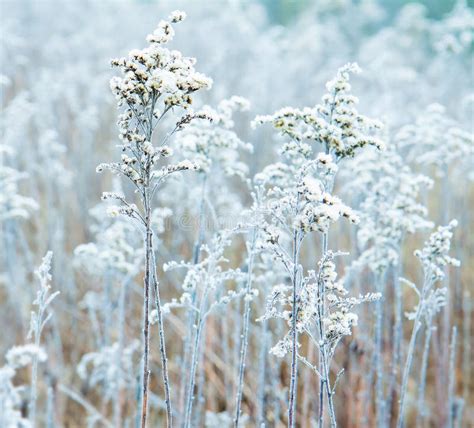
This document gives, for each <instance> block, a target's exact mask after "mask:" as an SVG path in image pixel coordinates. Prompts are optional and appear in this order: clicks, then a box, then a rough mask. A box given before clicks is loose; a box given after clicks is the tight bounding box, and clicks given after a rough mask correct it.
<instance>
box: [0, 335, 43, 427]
mask: <svg viewBox="0 0 474 428" xmlns="http://www.w3.org/2000/svg"><path fill="white" fill-rule="evenodd" d="M34 359H36V360H37V361H40V362H44V361H46V359H47V355H46V353H45V352H44V351H43V350H42V349H41V348H39V347H38V346H36V345H33V344H28V345H22V346H14V347H13V348H11V349H10V350H9V351H8V352H7V354H6V364H5V365H4V366H3V367H0V426H1V427H5V428H29V427H31V426H32V424H31V422H30V421H29V420H28V419H26V418H24V417H23V415H22V410H21V408H22V405H23V404H24V402H25V398H26V397H25V394H24V392H25V389H26V388H25V386H24V385H18V386H16V385H15V384H14V383H13V379H14V378H15V376H16V373H17V370H18V369H21V368H23V367H25V366H27V365H30V364H31V363H32V362H33V360H34Z"/></svg>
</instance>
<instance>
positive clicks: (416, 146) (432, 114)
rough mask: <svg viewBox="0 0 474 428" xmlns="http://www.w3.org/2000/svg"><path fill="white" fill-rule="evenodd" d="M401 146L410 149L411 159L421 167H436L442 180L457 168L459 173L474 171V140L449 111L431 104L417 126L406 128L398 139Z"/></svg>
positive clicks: (411, 125)
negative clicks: (454, 166) (451, 166)
mask: <svg viewBox="0 0 474 428" xmlns="http://www.w3.org/2000/svg"><path fill="white" fill-rule="evenodd" d="M397 140H398V145H399V146H400V147H402V148H406V149H407V151H408V156H409V159H411V160H414V161H415V162H417V163H418V164H420V165H433V166H434V167H435V171H436V174H437V175H438V176H441V177H442V176H445V175H446V174H448V169H449V167H450V165H453V164H456V171H455V172H456V173H457V174H463V173H467V172H468V171H469V170H470V169H472V167H473V164H472V159H473V156H474V137H473V136H472V133H470V132H468V131H465V130H463V129H462V127H461V126H460V125H459V124H458V123H457V122H456V121H455V120H454V119H453V118H451V117H450V116H449V115H448V113H447V111H446V108H445V107H444V106H442V105H440V104H431V105H429V106H428V107H427V108H426V110H425V111H424V112H423V113H422V114H421V115H420V116H419V117H418V118H417V119H416V122H415V123H414V124H409V125H406V126H405V127H403V128H402V129H401V130H400V132H399V133H398V135H397Z"/></svg>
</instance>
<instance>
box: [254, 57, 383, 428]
mask: <svg viewBox="0 0 474 428" xmlns="http://www.w3.org/2000/svg"><path fill="white" fill-rule="evenodd" d="M359 71H360V69H359V67H358V66H357V65H356V64H347V65H345V66H344V67H341V68H340V69H339V70H338V71H337V74H336V77H335V78H334V79H333V80H331V81H329V82H328V83H327V85H326V89H327V91H328V93H327V94H325V95H324V96H323V98H322V104H319V105H317V106H315V107H313V108H309V107H307V108H304V109H302V110H300V109H295V108H291V107H286V108H284V109H281V110H279V111H277V112H276V113H275V114H273V115H270V116H258V117H257V118H256V119H255V123H267V122H268V123H271V124H272V125H273V127H274V128H275V129H276V130H277V131H279V133H280V134H281V135H282V136H283V137H286V141H285V142H284V144H283V146H282V148H281V150H280V154H281V156H282V160H283V161H282V162H278V163H275V164H272V165H269V166H267V167H266V168H265V169H264V170H263V172H262V173H261V174H259V180H260V181H261V182H262V184H263V185H265V186H266V187H267V189H268V190H267V191H268V195H267V197H268V199H269V205H268V214H269V215H268V220H267V222H268V223H267V225H265V226H264V230H263V235H262V236H263V237H264V239H265V241H266V244H265V247H266V248H265V250H266V251H269V252H270V253H272V254H273V256H274V258H275V259H276V260H278V261H280V262H281V263H282V264H283V265H284V267H285V269H286V270H287V273H288V276H289V278H290V281H291V286H290V287H286V286H284V287H280V286H278V287H279V288H278V289H276V290H274V293H276V296H275V298H278V299H277V300H276V302H280V303H281V304H282V306H283V308H282V309H280V310H276V308H275V307H273V306H272V304H270V306H269V307H270V312H269V313H267V314H266V315H265V318H269V317H275V316H276V317H281V318H283V319H284V320H285V321H286V322H287V323H288V324H289V327H290V330H289V332H288V334H287V335H285V337H284V338H283V339H281V340H280V341H279V342H278V344H277V345H276V346H275V347H274V348H272V352H273V353H275V354H276V355H278V356H280V357H283V356H285V355H286V354H287V353H290V354H291V380H290V389H289V404H288V426H289V427H290V428H292V427H293V426H294V425H295V423H296V422H295V413H296V411H295V406H296V393H297V387H296V384H297V376H298V360H299V359H301V356H299V354H298V348H299V341H298V335H299V334H300V333H309V335H310V337H311V336H312V335H313V334H314V332H313V330H316V331H317V335H318V338H316V340H314V342H315V345H316V346H317V348H318V350H319V368H318V369H317V373H318V376H319V378H320V391H319V416H318V418H319V426H322V424H323V417H324V397H325V396H326V398H327V400H328V406H329V415H330V419H331V426H335V425H336V417H335V411H334V405H333V394H334V391H333V389H332V387H331V382H330V379H329V373H330V370H329V364H330V361H331V358H332V355H333V353H334V348H333V345H334V344H335V343H336V344H337V342H338V339H339V337H340V336H339V335H338V334H339V333H340V332H343V334H348V333H350V327H351V325H352V322H353V321H354V317H353V316H352V315H347V313H346V312H347V310H345V309H344V310H341V311H338V312H337V314H331V312H330V310H329V309H330V305H331V304H332V303H335V301H334V302H332V303H331V302H328V300H327V295H329V296H331V297H330V298H331V299H333V298H334V297H335V298H336V300H337V293H336V294H334V289H331V288H328V287H330V285H328V284H331V282H330V283H328V284H326V283H325V282H324V278H325V275H326V273H327V272H326V271H327V269H329V265H328V263H329V262H330V263H332V258H333V256H332V253H329V245H328V232H329V228H330V226H331V225H332V224H334V223H336V222H337V221H338V220H339V219H340V218H341V217H345V218H347V219H349V221H351V222H352V223H358V221H359V218H358V216H357V215H356V214H355V213H354V212H353V210H352V209H351V208H350V207H348V206H347V205H345V204H344V203H343V202H342V201H341V200H340V199H339V198H338V197H336V196H334V195H332V190H333V186H334V179H335V175H336V173H337V171H338V168H339V166H338V164H339V163H340V161H341V160H343V159H344V158H350V157H353V156H355V155H356V154H357V152H359V150H360V149H362V148H364V147H366V146H375V147H376V148H379V149H381V148H383V147H384V144H383V143H382V141H380V140H379V139H378V138H376V137H375V136H373V131H374V130H376V129H379V128H380V127H381V124H380V123H379V122H378V121H375V120H372V119H369V118H367V117H365V116H363V115H361V114H360V113H359V112H358V111H357V109H356V104H357V101H358V100H357V98H356V97H355V96H353V95H352V94H351V93H350V90H351V86H350V83H349V78H350V73H357V72H359ZM319 147H321V148H322V150H323V152H320V153H317V148H319ZM316 153H317V154H316ZM314 231H317V232H319V233H320V234H321V241H322V251H321V253H322V257H321V262H320V263H321V264H320V270H321V272H320V275H316V274H315V273H314V272H311V271H310V272H308V273H307V274H305V272H304V267H303V265H302V264H301V248H302V244H303V240H304V238H305V237H306V236H307V235H308V234H309V233H311V232H314ZM333 274H335V271H333V273H331V276H332V275H333ZM315 278H317V279H316V280H315ZM334 279H335V278H332V277H330V280H331V281H332V280H334ZM308 284H313V287H316V288H313V291H315V292H316V293H317V294H316V296H313V297H314V299H316V300H311V301H305V300H304V299H305V296H308V295H307V294H305V293H306V291H305V290H306V286H307V285H308ZM314 284H315V285H314ZM326 285H328V287H326ZM340 291H341V293H342V294H344V290H340ZM373 297H375V296H367V299H366V298H364V297H361V298H360V302H362V301H364V300H373ZM271 299H273V298H271ZM341 302H342V301H341ZM360 302H359V301H357V302H356V301H354V304H357V303H360ZM338 305H342V306H343V303H338ZM303 306H308V307H307V308H306V309H307V311H306V312H304V313H303V312H300V310H301V309H302V307H303ZM336 306H337V305H336ZM300 317H303V318H302V319H300ZM331 317H332V318H331ZM265 318H264V319H265ZM310 326H311V328H310ZM332 334H334V337H333V336H332ZM335 337H336V338H337V340H334V338H335ZM310 364H311V363H310Z"/></svg>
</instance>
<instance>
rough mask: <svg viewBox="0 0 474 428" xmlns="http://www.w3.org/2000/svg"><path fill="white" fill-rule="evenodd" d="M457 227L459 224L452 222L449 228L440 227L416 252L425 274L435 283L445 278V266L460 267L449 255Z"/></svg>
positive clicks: (457, 261)
mask: <svg viewBox="0 0 474 428" xmlns="http://www.w3.org/2000/svg"><path fill="white" fill-rule="evenodd" d="M457 225H458V222H457V221H456V220H452V221H451V222H450V223H449V224H448V225H447V226H439V227H438V228H437V229H436V231H435V232H433V233H432V234H431V235H430V237H429V239H428V241H426V243H425V245H424V247H423V248H422V249H421V250H416V251H415V256H416V257H418V258H419V259H420V261H421V263H422V265H423V269H424V271H425V274H427V275H429V276H430V277H431V279H432V280H433V281H436V280H440V279H442V278H444V273H443V268H444V267H445V266H447V265H452V266H460V262H459V260H457V259H455V258H453V257H450V256H449V255H448V253H449V250H450V248H451V239H452V237H453V230H454V229H455V228H456V226H457Z"/></svg>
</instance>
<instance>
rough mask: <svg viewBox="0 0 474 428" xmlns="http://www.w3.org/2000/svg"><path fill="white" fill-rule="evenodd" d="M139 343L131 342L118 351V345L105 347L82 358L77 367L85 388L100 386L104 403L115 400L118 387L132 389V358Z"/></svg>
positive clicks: (133, 382)
mask: <svg viewBox="0 0 474 428" xmlns="http://www.w3.org/2000/svg"><path fill="white" fill-rule="evenodd" d="M139 347H140V342H139V341H138V340H135V341H133V342H132V343H131V344H130V345H129V346H127V347H126V348H124V349H120V347H119V344H118V343H114V344H112V345H111V346H105V347H103V348H102V349H100V350H99V351H98V352H90V353H88V354H85V355H83V356H82V358H81V361H80V362H79V364H78V366H77V374H78V375H79V377H80V378H81V379H82V380H84V381H87V386H88V387H90V388H93V387H95V386H100V387H101V388H103V391H104V398H105V400H106V401H109V400H112V399H114V397H115V398H116V393H117V391H118V390H119V387H125V388H132V389H133V386H134V385H135V374H134V373H135V368H136V367H135V366H134V363H133V356H134V354H135V352H136V351H137V350H138V349H139Z"/></svg>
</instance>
